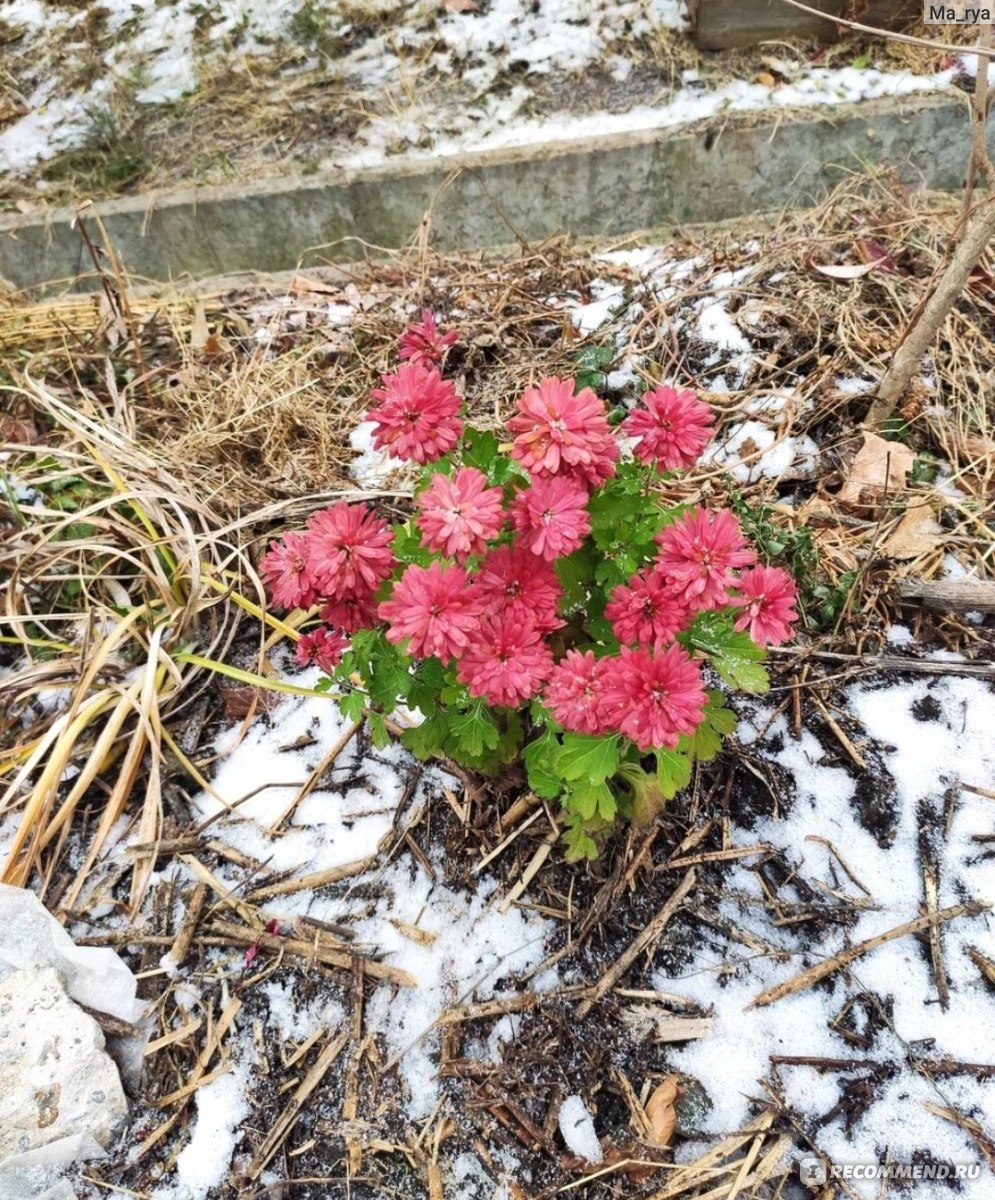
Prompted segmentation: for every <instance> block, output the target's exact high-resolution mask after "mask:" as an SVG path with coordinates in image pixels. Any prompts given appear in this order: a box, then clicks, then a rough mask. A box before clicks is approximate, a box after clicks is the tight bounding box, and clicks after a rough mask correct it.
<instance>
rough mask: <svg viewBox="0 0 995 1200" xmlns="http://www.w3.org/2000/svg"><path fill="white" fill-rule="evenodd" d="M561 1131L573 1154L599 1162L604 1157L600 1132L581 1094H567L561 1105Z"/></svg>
mask: <svg viewBox="0 0 995 1200" xmlns="http://www.w3.org/2000/svg"><path fill="white" fill-rule="evenodd" d="M559 1126H560V1133H561V1134H562V1135H563V1140H564V1141H565V1142H566V1144H567V1149H568V1150H569V1151H570V1153H571V1154H576V1155H578V1157H580V1158H583V1159H586V1160H587V1162H589V1163H593V1164H595V1165H596V1164H597V1163H599V1162H601V1161H602V1159H603V1158H604V1153H603V1151H602V1149H601V1143H600V1142H599V1141H598V1134H597V1132H596V1130H595V1128H594V1119H593V1118H592V1116H591V1114H590V1111H589V1110H588V1107H587V1105H586V1104H585V1103H584V1100H583V1097H581V1096H567V1098H566V1099H565V1100H564V1101H563V1103H562V1104H561V1105H560V1116H559Z"/></svg>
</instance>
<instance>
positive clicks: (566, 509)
mask: <svg viewBox="0 0 995 1200" xmlns="http://www.w3.org/2000/svg"><path fill="white" fill-rule="evenodd" d="M587 499H588V497H587V492H586V491H585V489H584V488H583V487H582V486H581V485H580V484H579V483H575V482H574V481H573V480H572V479H564V478H562V477H561V476H558V475H552V476H550V477H549V478H547V479H533V481H532V483H531V484H530V485H529V487H527V488H526V489H525V490H524V491H522V492H519V493H518V495H517V496H516V497H515V499H514V502H513V503H512V506H511V519H512V521H513V523H514V526H515V528H516V529H517V530H518V532H519V533H520V534H521V542H522V545H523V546H525V547H527V548H528V549H529V550H531V551H532V553H533V554H538V555H539V557H540V558H544V559H546V561H547V562H552V561H553V559H554V558H560V557H561V556H562V555H564V554H570V553H571V551H573V550H576V549H577V547H578V546H579V545H580V544H581V542H583V540H584V538H585V537H587V535H588V534H589V533H590V532H591V518H590V517H589V516H588V513H587Z"/></svg>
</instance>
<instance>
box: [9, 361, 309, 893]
mask: <svg viewBox="0 0 995 1200" xmlns="http://www.w3.org/2000/svg"><path fill="white" fill-rule="evenodd" d="M25 395H26V396H27V397H29V398H30V400H31V403H32V406H33V411H34V415H35V419H37V420H44V421H46V422H47V423H50V425H51V427H52V429H53V430H54V431H55V433H56V436H55V438H54V439H53V440H52V444H46V445H44V446H42V447H37V448H36V447H33V446H25V445H23V444H19V445H10V446H7V447H5V449H6V451H7V453H8V456H9V457H8V460H7V463H6V466H7V468H8V469H9V470H10V472H11V475H12V477H14V478H16V479H17V481H18V484H19V485H20V486H22V487H27V488H30V489H32V490H33V491H35V492H36V493H37V495H38V496H39V497H41V498H42V503H41V504H38V503H35V504H32V506H31V507H30V509H29V510H27V513H26V512H25V510H23V509H21V507H20V506H19V505H18V503H17V501H16V499H15V498H14V494H13V492H12V491H9V492H8V501H9V510H10V514H11V517H12V523H11V525H10V526H9V527H8V530H7V535H6V537H5V539H4V542H3V547H2V551H0V577H2V578H3V579H4V581H5V583H4V587H3V593H2V599H3V615H4V623H5V626H6V629H7V630H8V632H7V633H5V634H4V636H3V637H2V639H0V641H2V642H3V643H5V644H7V645H8V646H10V647H13V648H15V649H16V650H17V651H19V652H20V654H21V655H22V658H21V660H20V661H19V662H18V663H17V664H16V666H15V668H14V670H13V672H12V673H11V674H10V675H8V677H7V678H6V679H5V681H4V683H5V691H6V694H7V698H8V707H7V710H6V711H7V714H8V721H9V728H8V731H7V739H5V740H7V743H8V744H7V747H6V749H3V750H2V751H0V777H3V778H4V779H5V780H6V789H5V791H4V793H3V796H2V798H0V815H2V816H5V817H9V816H10V815H11V814H12V813H16V814H17V817H16V822H15V823H16V828H15V831H14V834H13V840H12V842H11V844H10V846H9V848H8V850H7V854H6V859H5V861H4V863H3V864H2V867H0V879H2V880H3V882H6V883H15V884H21V885H25V884H27V883H28V882H29V881H34V882H36V884H37V883H40V886H41V890H42V892H43V893H44V891H45V888H46V885H47V882H48V881H49V880H50V878H51V874H50V869H51V866H52V864H53V863H54V861H55V860H56V859H57V858H58V856H59V853H60V851H61V849H62V847H63V846H64V844H65V840H66V838H67V836H68V834H69V832H70V829H71V828H72V824H73V820H74V816H75V814H76V810H77V807H78V806H79V805H81V804H82V803H83V802H84V801H86V802H87V803H91V802H92V799H93V794H94V790H95V791H96V793H97V794H98V795H99V796H100V799H101V809H102V811H101V817H100V820H99V823H98V826H97V829H96V832H95V834H94V836H93V839H92V841H91V843H90V846H89V850H88V852H87V855H86V860H85V863H84V866H83V868H82V870H81V871H80V872H79V874H78V878H77V880H76V883H75V884H74V886H73V888H72V889H71V891H70V894H69V895H68V897H66V898H65V903H66V904H67V905H68V906H70V907H71V905H72V903H73V901H74V899H75V897H76V896H77V895H78V893H79V889H80V888H81V887H82V885H83V883H84V881H85V878H86V874H87V871H88V870H89V868H90V867H91V866H92V865H93V864H94V862H95V861H96V859H97V857H98V855H99V854H100V851H101V849H102V847H103V846H104V843H105V842H106V840H107V838H108V836H109V834H110V832H111V830H112V828H113V826H114V824H115V822H117V821H118V820H119V819H120V818H121V817H122V816H124V815H127V817H128V819H129V821H131V822H134V823H135V824H136V826H137V829H138V831H139V834H140V840H141V841H142V842H143V843H155V842H156V841H157V839H158V838H159V836H160V832H161V822H162V810H161V799H162V773H163V767H164V762H165V760H166V759H167V758H171V760H172V761H173V762H178V764H179V766H180V767H181V769H183V770H185V772H186V773H187V774H188V775H190V776H191V777H192V778H193V779H195V780H201V779H202V777H201V776H200V772H199V771H198V770H197V769H196V767H194V766H193V764H192V763H191V762H190V761H189V759H188V758H187V756H186V755H185V754H184V752H183V751H182V750H181V749H180V745H179V741H180V740H182V738H181V734H180V729H181V727H182V723H183V717H184V713H185V712H186V711H187V710H188V708H189V706H190V704H191V703H193V702H194V701H195V700H196V699H197V697H198V695H199V694H200V692H201V691H202V690H203V688H204V687H205V685H206V682H207V679H208V678H209V675H210V672H211V671H212V670H217V671H221V672H226V671H231V670H232V668H230V667H229V666H227V665H226V664H227V662H228V660H229V655H230V651H231V647H232V644H233V641H234V638H235V636H236V634H237V632H238V627H239V622H240V620H241V618H242V617H243V616H244V615H245V614H246V613H248V614H251V615H252V616H253V617H255V618H257V620H259V619H261V620H262V621H263V622H264V625H262V626H259V628H260V630H261V631H264V630H265V629H266V628H267V627H269V628H270V629H276V630H278V631H279V632H280V633H281V634H282V635H285V636H289V637H291V638H293V637H295V636H296V635H295V633H294V631H293V630H292V629H291V628H290V627H288V626H286V625H285V624H284V623H283V622H281V621H278V620H277V619H276V618H275V617H272V616H270V615H267V614H264V613H263V612H262V609H261V607H260V604H261V603H262V602H263V593H262V588H261V587H260V585H259V581H258V578H257V576H256V575H255V573H254V571H253V569H252V565H251V562H250V560H249V558H248V557H247V555H246V553H245V548H244V546H243V545H242V544H241V542H240V537H239V529H238V527H237V526H229V527H227V528H226V527H224V526H223V525H222V523H221V521H220V520H219V519H218V517H217V515H216V514H215V513H214V512H213V511H212V510H211V508H210V507H209V506H208V505H207V503H206V502H205V501H204V499H203V498H202V497H201V496H200V495H198V494H197V493H196V492H195V491H194V490H192V489H191V488H190V486H189V485H188V484H184V483H182V482H181V481H180V480H179V479H177V478H176V477H175V476H172V475H171V474H169V473H168V472H167V471H165V470H164V469H163V468H162V467H161V466H159V465H158V464H157V463H156V462H154V461H153V460H152V459H150V458H149V457H148V456H147V455H146V454H144V453H143V452H142V450H141V449H140V448H139V447H138V445H137V444H136V443H135V441H134V439H133V437H132V436H131V430H130V420H129V418H128V416H126V415H125V414H124V413H123V411H122V410H118V411H117V412H112V413H107V412H105V411H102V410H101V409H100V408H99V407H98V406H96V405H94V404H88V403H87V402H86V399H85V398H84V397H83V396H80V395H77V396H75V397H73V398H72V399H71V400H69V399H67V398H66V397H64V396H60V395H58V394H56V393H55V392H54V391H53V390H52V389H50V388H49V387H47V386H45V385H44V384H40V383H37V382H35V381H33V380H31V379H30V378H29V379H28V380H27V381H26V386H25ZM28 514H29V515H28ZM244 587H249V588H252V587H254V588H255V595H256V599H255V600H254V599H252V598H250V597H249V596H246V595H243V594H241V593H240V592H239V591H238V590H237V589H238V588H244ZM257 601H258V603H257ZM260 636H262V632H261V634H260ZM260 661H262V660H260ZM274 686H282V685H280V684H279V683H277V682H275V681H274ZM170 727H172V729H173V730H174V731H175V732H176V737H175V738H174V736H173V733H171V732H170ZM153 862H154V856H153V855H146V856H144V857H141V858H139V859H136V860H135V863H134V868H133V879H132V885H131V906H132V910H135V909H137V907H138V906H139V905H140V903H141V901H142V898H143V895H144V890H145V886H146V883H147V880H148V875H149V872H150V870H151V868H152V864H153Z"/></svg>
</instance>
